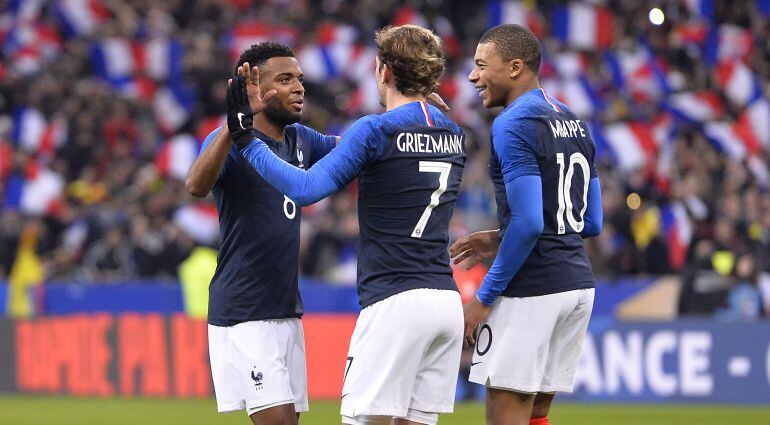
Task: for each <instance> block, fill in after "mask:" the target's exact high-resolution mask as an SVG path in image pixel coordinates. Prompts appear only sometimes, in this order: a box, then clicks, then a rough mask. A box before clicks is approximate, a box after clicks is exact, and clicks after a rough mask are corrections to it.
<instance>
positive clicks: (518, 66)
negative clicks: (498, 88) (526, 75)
mask: <svg viewBox="0 0 770 425" xmlns="http://www.w3.org/2000/svg"><path fill="white" fill-rule="evenodd" d="M510 64H511V65H510V77H511V80H515V79H517V78H519V77H520V76H521V73H522V72H523V71H524V62H523V61H522V60H521V59H513V60H512V61H511V62H510Z"/></svg>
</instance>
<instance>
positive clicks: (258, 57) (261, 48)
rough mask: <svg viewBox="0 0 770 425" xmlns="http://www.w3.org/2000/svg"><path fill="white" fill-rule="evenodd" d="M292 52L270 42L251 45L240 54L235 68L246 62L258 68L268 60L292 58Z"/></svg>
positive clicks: (283, 46) (281, 45) (283, 45)
mask: <svg viewBox="0 0 770 425" xmlns="http://www.w3.org/2000/svg"><path fill="white" fill-rule="evenodd" d="M293 57H294V51H293V50H291V47H289V46H287V45H285V44H280V43H274V42H272V41H265V42H262V43H259V44H252V45H251V47H249V48H248V49H246V50H245V51H244V52H243V53H241V57H239V58H238V63H237V64H236V65H235V66H236V68H237V67H239V66H241V65H243V64H244V63H245V62H248V63H249V65H252V66H255V65H256V66H260V65H263V64H264V63H265V62H267V60H268V59H270V58H293Z"/></svg>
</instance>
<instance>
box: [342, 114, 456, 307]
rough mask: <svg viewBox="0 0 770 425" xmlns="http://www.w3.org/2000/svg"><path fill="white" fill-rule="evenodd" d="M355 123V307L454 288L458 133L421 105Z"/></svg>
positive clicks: (441, 116)
mask: <svg viewBox="0 0 770 425" xmlns="http://www.w3.org/2000/svg"><path fill="white" fill-rule="evenodd" d="M362 121H363V122H362ZM362 121H359V123H361V125H360V126H358V128H359V129H360V131H362V134H361V136H362V137H363V138H364V140H362V142H364V143H363V144H362V146H365V148H366V150H367V152H368V155H367V157H368V158H367V161H366V165H365V166H364V167H363V169H362V172H361V173H360V175H359V180H358V184H359V192H358V220H359V227H360V232H361V234H360V247H359V253H358V295H359V300H360V302H361V306H362V307H366V306H368V305H371V304H373V303H375V302H377V301H380V300H382V299H385V298H387V297H389V296H391V295H395V294H397V293H400V292H403V291H407V290H410V289H416V288H435V289H452V290H457V287H456V285H455V283H454V280H453V279H452V270H451V268H450V266H449V254H448V252H447V244H448V242H449V221H450V219H451V218H452V212H453V210H454V205H455V201H456V200H457V192H458V190H459V189H460V179H461V178H462V172H463V167H464V165H465V155H466V154H465V136H464V134H463V132H462V130H461V129H460V128H459V127H458V126H457V125H456V124H455V123H454V122H452V121H451V120H449V119H448V118H447V117H446V116H445V115H444V114H443V113H441V112H440V111H439V110H438V109H436V108H434V107H432V106H430V105H426V104H425V103H421V102H415V103H410V104H407V105H404V106H401V107H399V108H396V109H393V110H391V111H389V112H386V113H384V114H382V115H371V116H369V117H367V118H364V120H362ZM351 130H353V129H351ZM356 131H359V130H356ZM346 136H347V134H346Z"/></svg>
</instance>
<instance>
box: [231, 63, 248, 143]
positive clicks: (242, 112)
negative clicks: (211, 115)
mask: <svg viewBox="0 0 770 425" xmlns="http://www.w3.org/2000/svg"><path fill="white" fill-rule="evenodd" d="M226 98H227V129H228V130H229V131H230V138H231V139H233V143H235V145H236V146H237V147H238V148H239V149H243V148H244V147H246V145H248V144H249V143H251V141H252V140H253V139H254V136H253V135H252V130H253V129H254V114H253V113H252V111H251V106H250V105H249V98H248V94H247V93H246V78H245V77H244V76H243V75H236V76H235V77H234V78H232V79H230V80H229V81H228V82H227V96H226Z"/></svg>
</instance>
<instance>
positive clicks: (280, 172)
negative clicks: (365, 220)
mask: <svg viewBox="0 0 770 425" xmlns="http://www.w3.org/2000/svg"><path fill="white" fill-rule="evenodd" d="M372 140H373V124H372V120H371V119H369V118H368V117H364V118H362V119H360V120H358V121H356V123H355V124H353V126H352V127H350V129H349V130H348V131H347V132H346V133H345V136H344V137H343V138H342V140H341V141H340V144H339V146H338V147H337V148H336V149H333V150H332V151H331V152H330V153H329V154H328V155H326V156H324V157H323V158H322V159H321V160H320V161H318V162H317V163H316V164H315V165H313V166H312V167H310V169H309V170H307V171H306V170H303V169H301V168H297V167H295V166H293V165H291V164H289V163H287V162H285V161H283V160H282V159H280V158H279V157H278V156H276V155H275V154H274V153H273V151H271V150H270V148H268V147H267V145H265V143H264V142H263V141H261V140H259V139H255V140H254V141H252V142H251V143H250V144H249V145H248V146H246V147H245V148H244V149H243V150H242V151H241V152H242V153H243V156H244V157H245V158H246V160H247V161H249V163H250V164H251V165H252V166H253V167H254V168H256V170H257V171H258V172H259V174H260V175H262V178H264V179H265V180H266V181H267V182H268V183H270V185H271V186H273V187H274V188H275V189H276V190H278V191H279V192H281V193H283V194H284V195H286V196H288V197H289V198H291V199H292V200H293V201H294V202H296V203H298V204H299V205H300V206H304V205H309V204H312V203H315V202H318V201H319V200H321V199H323V198H325V197H326V196H329V195H330V194H331V193H333V192H336V191H338V190H340V189H342V188H343V187H345V186H346V185H347V184H348V183H350V182H351V181H352V180H353V179H354V178H356V176H358V173H359V172H360V171H361V169H362V168H363V167H364V165H365V164H366V163H367V161H369V159H370V158H371V152H372V147H371V146H372V145H373V142H372Z"/></svg>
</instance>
